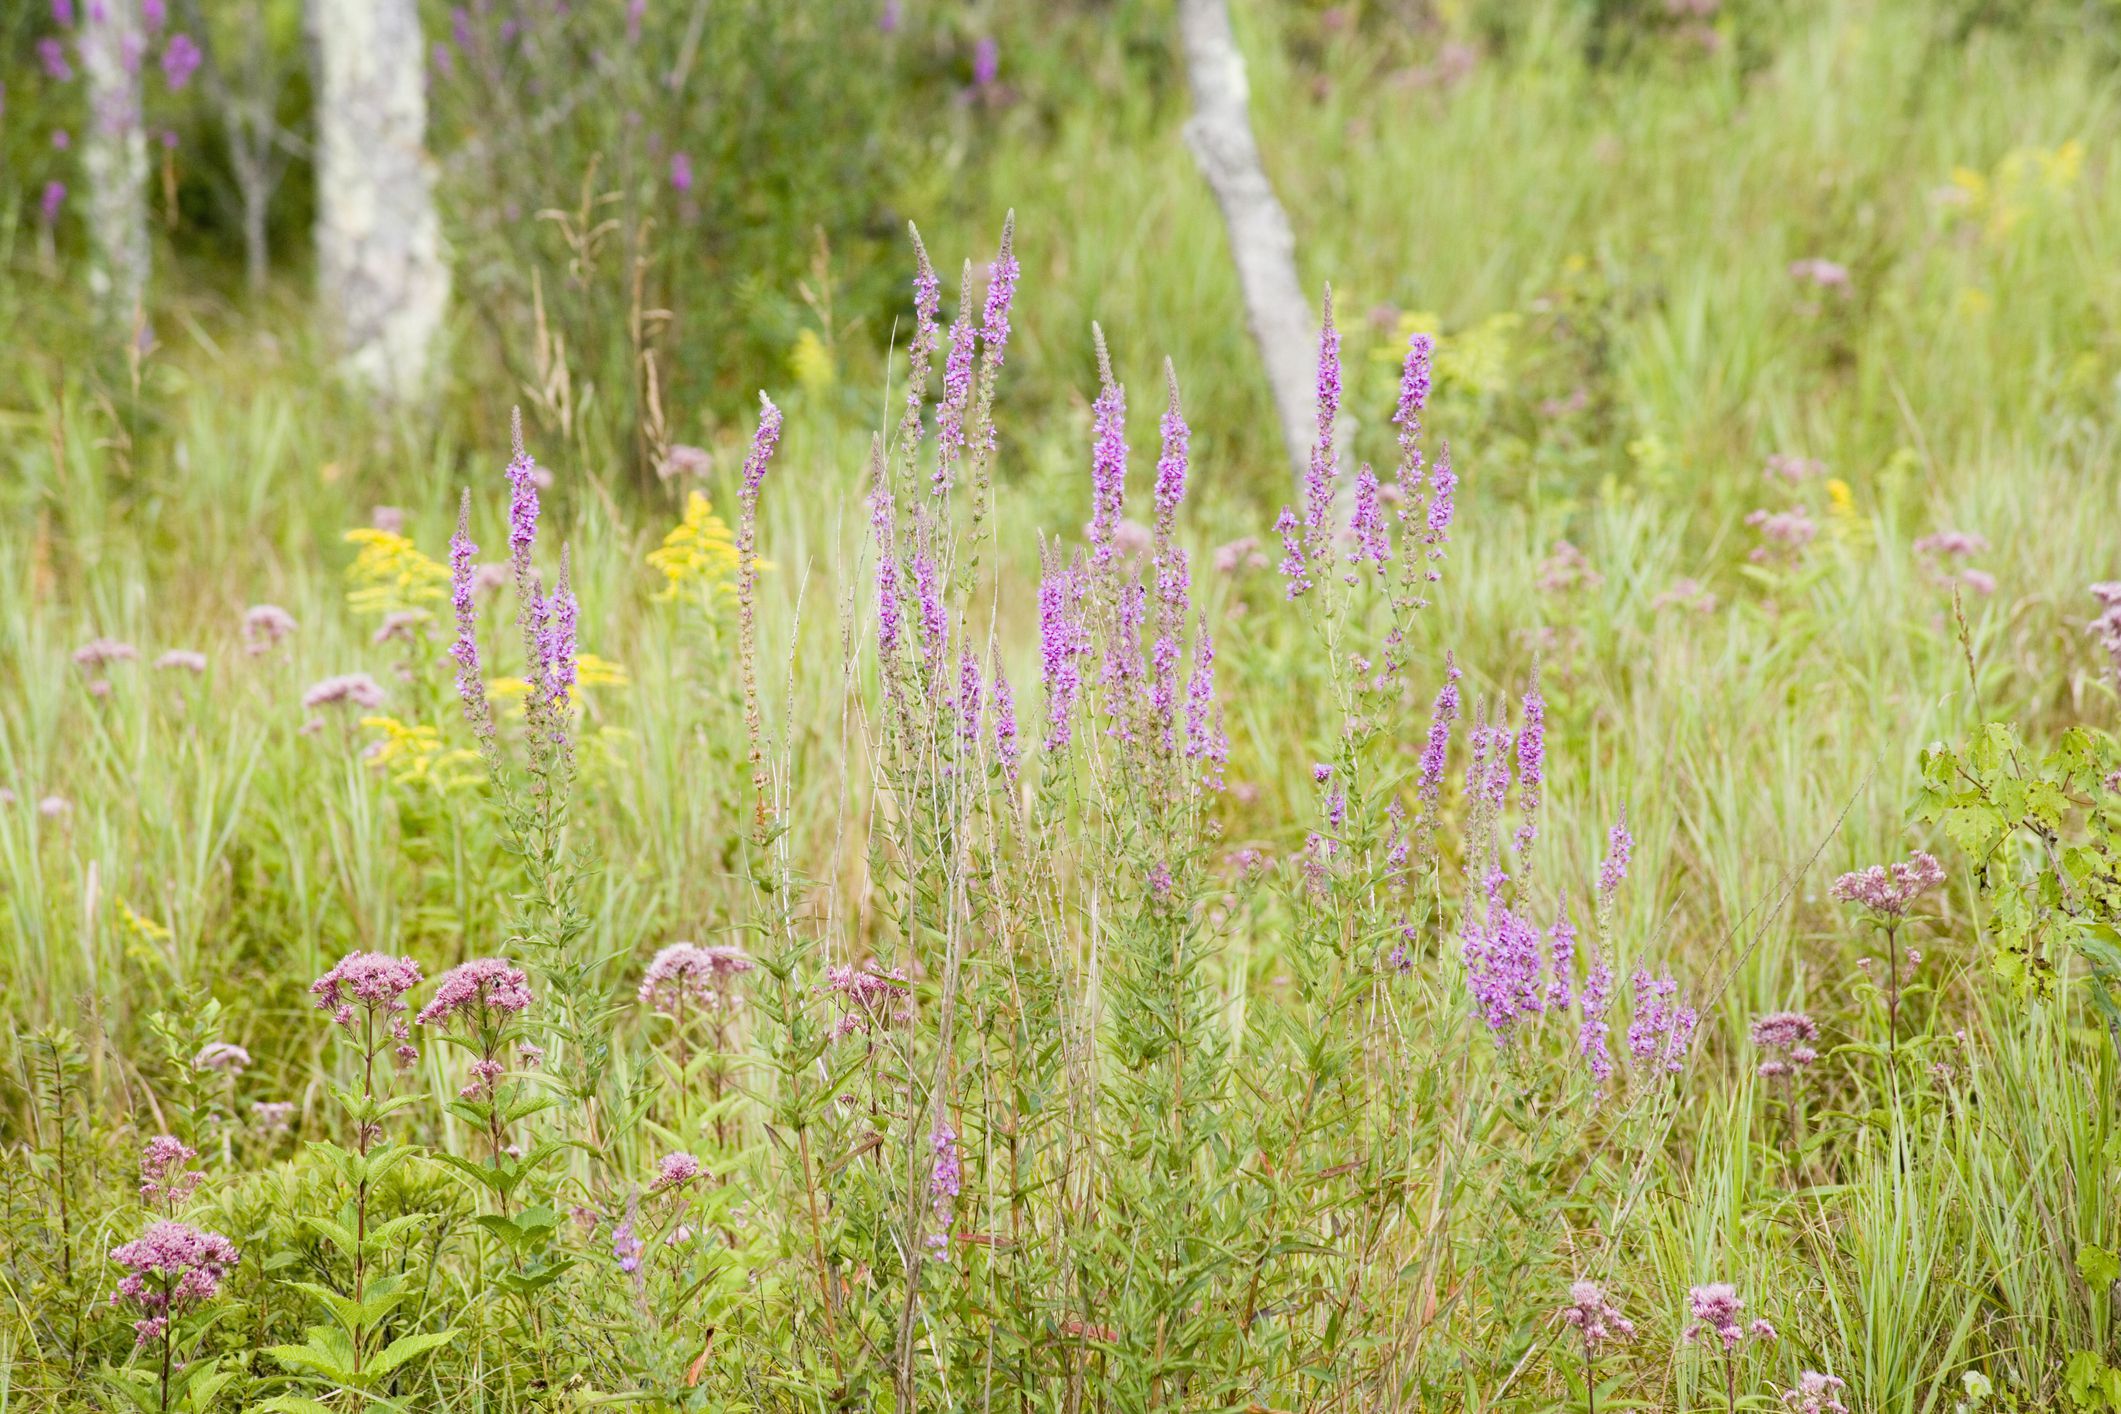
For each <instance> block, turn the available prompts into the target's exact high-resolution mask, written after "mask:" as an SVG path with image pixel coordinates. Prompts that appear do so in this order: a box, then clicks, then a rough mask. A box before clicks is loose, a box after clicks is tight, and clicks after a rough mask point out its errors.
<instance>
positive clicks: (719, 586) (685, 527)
mask: <svg viewBox="0 0 2121 1414" xmlns="http://www.w3.org/2000/svg"><path fill="white" fill-rule="evenodd" d="M648 565H649V567H650V568H651V569H654V570H656V571H658V572H660V573H661V574H662V576H663V588H662V591H661V592H660V593H658V594H657V595H656V596H655V597H656V598H658V599H665V600H674V599H680V598H683V599H689V600H692V601H693V602H696V603H697V604H699V606H700V607H701V608H703V609H706V610H707V611H708V612H709V613H716V612H719V611H720V610H721V609H723V608H726V607H731V606H734V605H735V603H736V572H737V558H736V536H735V535H734V534H733V533H732V532H731V531H730V529H729V527H728V525H726V524H725V523H724V522H723V520H722V518H721V517H720V516H718V515H716V514H715V513H714V508H713V507H712V506H711V505H709V504H708V501H707V498H706V496H704V495H702V494H701V493H700V492H698V491H694V492H692V493H691V494H690V495H688V496H687V497H686V498H685V518H684V519H683V520H681V521H679V522H678V523H677V525H675V526H673V527H672V528H671V531H670V533H669V534H668V535H665V536H664V537H663V544H662V547H661V548H660V549H655V550H651V551H649V552H648Z"/></svg>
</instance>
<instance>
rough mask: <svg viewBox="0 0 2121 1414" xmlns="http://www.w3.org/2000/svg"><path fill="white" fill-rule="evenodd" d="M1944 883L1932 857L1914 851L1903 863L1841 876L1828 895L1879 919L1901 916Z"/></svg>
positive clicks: (1941, 869) (1873, 867)
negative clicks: (1856, 906)
mask: <svg viewBox="0 0 2121 1414" xmlns="http://www.w3.org/2000/svg"><path fill="white" fill-rule="evenodd" d="M1943 882H1944V866H1943V865H1941V864H1939V863H1938V862H1937V859H1936V856H1934V855H1931V854H1927V853H1925V852H1923V851H1922V850H1916V851H1915V852H1914V853H1913V854H1911V855H1909V856H1908V857H1907V860H1906V861H1905V862H1904V863H1896V864H1873V865H1872V866H1871V867H1870V868H1868V869H1860V870H1856V871H1854V872H1852V873H1848V874H1843V875H1842V876H1841V877H1840V878H1838V879H1836V880H1835V881H1834V884H1833V887H1832V889H1830V890H1829V892H1830V893H1831V894H1832V895H1833V897H1835V898H1837V899H1839V900H1841V901H1842V902H1843V903H1854V904H1861V905H1862V906H1863V907H1865V908H1867V909H1869V910H1870V911H1871V912H1873V913H1875V914H1877V915H1878V916H1879V917H1881V918H1890V919H1899V918H1902V917H1905V916H1906V914H1907V910H1908V905H1910V904H1912V903H1913V902H1914V901H1915V900H1916V899H1918V898H1920V897H1921V896H1922V895H1924V894H1926V893H1928V892H1929V891H1930V890H1931V889H1934V888H1936V887H1937V886H1938V885H1939V884H1941V883H1943Z"/></svg>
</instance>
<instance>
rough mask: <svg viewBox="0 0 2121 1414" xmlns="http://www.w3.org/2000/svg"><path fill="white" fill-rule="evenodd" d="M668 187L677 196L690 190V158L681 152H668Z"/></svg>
mask: <svg viewBox="0 0 2121 1414" xmlns="http://www.w3.org/2000/svg"><path fill="white" fill-rule="evenodd" d="M670 189H671V190H672V191H674V192H676V193H677V194H678V195H679V196H685V195H687V194H688V193H690V192H691V190H692V158H691V156H690V155H689V154H687V153H683V152H673V153H671V154H670Z"/></svg>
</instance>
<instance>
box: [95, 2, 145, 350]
mask: <svg viewBox="0 0 2121 1414" xmlns="http://www.w3.org/2000/svg"><path fill="white" fill-rule="evenodd" d="M86 11H87V13H86V14H85V15H84V16H83V18H82V25H81V69H82V73H83V75H84V79H85V82H86V84H87V87H88V105H89V115H88V132H87V133H86V134H85V135H84V138H83V141H82V144H81V167H82V170H83V172H84V173H85V174H86V176H87V179H88V230H89V240H90V244H91V245H92V246H93V248H94V257H93V259H92V261H91V263H90V265H89V273H88V287H89V290H90V292H91V293H92V294H94V295H95V297H96V302H97V304H98V305H99V306H100V307H101V309H102V311H103V313H104V315H105V317H106V318H108V319H110V320H111V321H112V322H113V323H115V324H117V325H119V326H120V327H123V328H127V329H132V328H135V327H137V326H138V325H139V324H141V323H142V322H143V321H144V319H145V318H146V315H145V312H144V310H143V307H142V306H143V302H144V301H145V299H146V297H147V272H148V261H149V253H148V244H147V127H146V121H145V118H144V117H143V115H142V113H141V108H140V64H141V61H142V58H143V56H144V54H145V51H146V36H145V35H144V34H143V33H142V32H141V26H140V10H139V3H138V0H98V3H95V4H91V5H89V6H87V7H86Z"/></svg>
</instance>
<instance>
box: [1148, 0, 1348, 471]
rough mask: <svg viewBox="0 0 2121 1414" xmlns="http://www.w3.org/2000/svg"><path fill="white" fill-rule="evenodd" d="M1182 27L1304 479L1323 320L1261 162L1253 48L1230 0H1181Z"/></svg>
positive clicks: (1253, 314)
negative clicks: (1247, 49) (1247, 47)
mask: <svg viewBox="0 0 2121 1414" xmlns="http://www.w3.org/2000/svg"><path fill="white" fill-rule="evenodd" d="M1178 27H1179V33H1180V36H1181V38H1182V39H1183V41H1184V43H1185V50H1186V73H1187V77H1188V79H1189V81H1190V82H1191V84H1192V88H1193V117H1192V119H1191V121H1189V122H1188V123H1187V124H1186V143H1187V145H1188V146H1189V147H1191V148H1192V149H1193V160H1194V161H1195V162H1196V163H1198V164H1199V166H1200V170H1201V175H1202V176H1204V177H1206V178H1207V180H1208V185H1209V187H1210V188H1212V189H1213V190H1214V192H1215V200H1216V203H1217V204H1218V205H1219V206H1221V207H1222V213H1223V225H1224V226H1225V228H1227V230H1228V231H1229V235H1230V255H1231V258H1232V259H1233V260H1234V261H1235V262H1236V265H1237V281H1238V286H1239V288H1240V289H1241V290H1242V291H1243V293H1244V300H1245V313H1246V315H1247V317H1248V318H1249V319H1250V321H1251V324H1252V337H1253V338H1254V339H1255V340H1257V341H1258V343H1259V354H1260V358H1261V360H1262V361H1263V362H1264V363H1265V364H1266V368H1267V382H1268V384H1269V385H1270V386H1271V387H1272V388H1273V391H1274V406H1275V408H1276V410H1277V411H1278V412H1279V413H1280V414H1281V432H1282V443H1283V445H1284V447H1285V448H1286V449H1287V451H1288V454H1289V463H1290V465H1291V466H1292V467H1293V468H1294V469H1295V473H1296V477H1297V480H1298V484H1299V485H1301V482H1302V479H1303V472H1304V467H1305V466H1306V465H1307V464H1308V462H1309V460H1310V448H1311V437H1312V433H1313V431H1314V430H1315V429H1314V427H1313V424H1314V423H1315V422H1316V420H1317V406H1318V403H1317V389H1316V387H1315V386H1314V374H1315V372H1316V368H1317V357H1318V349H1317V343H1318V326H1317V324H1316V323H1314V322H1313V320H1312V318H1311V307H1310V304H1309V303H1308V302H1307V301H1306V300H1305V299H1304V292H1303V286H1302V284H1301V283H1299V282H1298V280H1297V278H1296V235H1295V233H1294V232H1293V231H1291V230H1290V228H1289V217H1288V214H1287V213H1286V212H1284V211H1283V210H1282V206H1281V201H1280V199H1279V198H1277V197H1276V196H1275V195H1274V186H1273V184H1272V183H1271V182H1269V181H1268V180H1267V172H1266V168H1265V167H1263V166H1262V165H1261V164H1260V160H1259V144H1258V142H1257V141H1255V140H1254V138H1253V136H1252V109H1251V95H1250V90H1249V89H1248V88H1247V86H1246V83H1245V58H1244V55H1243V53H1241V52H1240V51H1239V50H1238V47H1237V37H1236V36H1235V35H1234V34H1233V33H1231V30H1230V10H1229V5H1228V3H1227V0H1179V4H1178Z"/></svg>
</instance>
